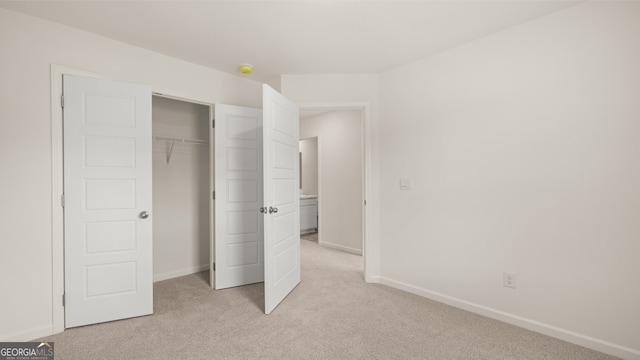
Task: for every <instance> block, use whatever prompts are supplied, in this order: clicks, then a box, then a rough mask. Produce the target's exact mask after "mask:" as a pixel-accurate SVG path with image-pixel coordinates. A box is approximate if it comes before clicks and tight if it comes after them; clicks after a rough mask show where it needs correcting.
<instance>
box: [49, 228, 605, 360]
mask: <svg viewBox="0 0 640 360" xmlns="http://www.w3.org/2000/svg"><path fill="white" fill-rule="evenodd" d="M301 243H302V259H301V261H302V282H301V283H300V285H298V287H297V288H296V289H295V290H294V291H293V292H292V293H291V294H290V295H289V296H288V297H287V298H286V299H285V300H284V301H283V302H282V303H281V304H280V306H278V308H276V309H275V310H274V312H273V313H272V314H271V315H264V313H263V308H264V300H263V296H264V288H263V285H262V284H256V285H249V286H242V287H238V288H233V289H227V290H220V291H214V290H211V289H210V288H209V287H208V284H207V280H206V279H208V273H206V272H205V273H199V274H194V275H189V276H184V277H180V278H176V279H171V280H166V281H162V282H158V283H156V284H155V286H154V291H155V298H154V306H155V308H154V309H155V313H154V315H151V316H145V317H140V318H135V319H129V320H122V321H114V322H110V323H104V324H98V325H92V326H86V327H82V328H75V329H68V330H66V331H64V332H63V333H61V334H57V335H54V336H49V337H46V338H43V339H40V340H39V341H45V340H46V341H54V342H55V350H56V359H58V360H72V359H83V360H88V359H154V360H155V359H385V360H387V359H433V360H447V359H487V360H499V359H549V360H551V359H553V360H563V359H567V360H569V359H571V360H574V359H581V360H582V359H593V360H595V359H614V358H613V357H610V356H607V355H604V354H601V353H598V352H595V351H591V350H588V349H585V348H583V347H580V346H577V345H573V344H569V343H566V342H563V341H560V340H557V339H553V338H550V337H547V336H544V335H540V334H537V333H534V332H531V331H527V330H524V329H521V328H517V327H515V326H511V325H508V324H505V323H501V322H498V321H495V320H491V319H488V318H485V317H482V316H479V315H475V314H472V313H469V312H466V311H463V310H459V309H455V308H453V307H450V306H447V305H444V304H441V303H437V302H434V301H430V300H428V299H424V298H421V297H418V296H415V295H412V294H408V293H404V292H402V291H399V290H395V289H392V288H389V287H386V286H382V285H373V284H365V283H364V281H363V279H362V276H363V275H362V267H363V263H362V257H360V256H356V255H352V254H348V253H343V252H340V251H337V250H333V249H327V248H323V247H320V246H318V244H317V243H314V242H312V241H307V240H301Z"/></svg>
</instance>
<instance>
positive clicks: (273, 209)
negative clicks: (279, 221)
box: [269, 206, 278, 214]
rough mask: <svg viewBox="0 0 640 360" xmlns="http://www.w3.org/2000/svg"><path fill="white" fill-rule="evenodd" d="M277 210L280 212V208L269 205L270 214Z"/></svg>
mask: <svg viewBox="0 0 640 360" xmlns="http://www.w3.org/2000/svg"><path fill="white" fill-rule="evenodd" d="M277 212H278V208H274V207H271V206H269V214H271V213H277Z"/></svg>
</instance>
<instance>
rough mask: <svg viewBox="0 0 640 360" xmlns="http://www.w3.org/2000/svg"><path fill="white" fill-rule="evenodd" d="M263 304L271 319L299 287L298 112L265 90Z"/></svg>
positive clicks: (281, 97)
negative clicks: (297, 286) (272, 314)
mask: <svg viewBox="0 0 640 360" xmlns="http://www.w3.org/2000/svg"><path fill="white" fill-rule="evenodd" d="M262 106H263V107H264V108H263V113H264V114H263V119H264V121H263V142H264V145H263V149H264V203H265V205H266V207H267V213H266V214H265V216H264V219H265V220H264V264H265V273H264V275H265V277H264V303H265V313H267V314H269V313H271V311H272V310H273V309H274V308H275V307H276V306H278V304H279V303H280V302H281V301H282V300H283V299H284V298H285V297H286V296H287V295H288V294H289V293H290V292H291V291H292V290H293V288H294V287H296V285H298V284H299V283H300V193H299V188H298V183H299V179H298V177H299V173H298V167H299V163H298V146H299V142H298V138H299V134H298V126H299V124H298V107H297V106H296V105H295V104H294V103H292V102H291V101H289V100H287V99H286V98H285V97H283V96H282V95H280V94H279V93H278V92H277V91H275V90H273V89H272V88H271V87H269V86H268V85H266V84H265V85H263V90H262Z"/></svg>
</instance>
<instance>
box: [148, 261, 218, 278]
mask: <svg viewBox="0 0 640 360" xmlns="http://www.w3.org/2000/svg"><path fill="white" fill-rule="evenodd" d="M205 270H209V264H204V265H200V266H194V267H190V268H186V269H180V270H176V271H169V272H165V273H160V274H153V282H158V281H162V280H169V279H173V278H177V277H180V276H185V275H191V274H195V273H199V272H201V271H205Z"/></svg>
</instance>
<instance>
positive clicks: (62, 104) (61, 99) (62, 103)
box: [60, 95, 64, 108]
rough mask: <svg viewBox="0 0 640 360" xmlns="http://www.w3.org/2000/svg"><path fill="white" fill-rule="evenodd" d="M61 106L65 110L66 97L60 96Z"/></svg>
mask: <svg viewBox="0 0 640 360" xmlns="http://www.w3.org/2000/svg"><path fill="white" fill-rule="evenodd" d="M60 106H61V107H63V108H64V95H60Z"/></svg>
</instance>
